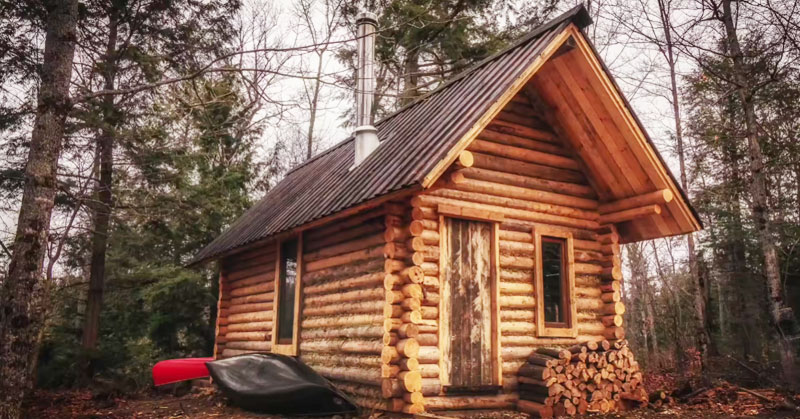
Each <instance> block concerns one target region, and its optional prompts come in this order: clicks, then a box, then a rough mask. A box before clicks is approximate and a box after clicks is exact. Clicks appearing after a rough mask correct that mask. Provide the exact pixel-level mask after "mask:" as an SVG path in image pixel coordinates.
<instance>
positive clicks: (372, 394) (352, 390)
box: [331, 380, 383, 407]
mask: <svg viewBox="0 0 800 419" xmlns="http://www.w3.org/2000/svg"><path fill="white" fill-rule="evenodd" d="M331 381H332V382H333V385H334V386H336V388H337V389H339V390H341V391H342V392H344V393H345V394H347V395H353V396H363V397H368V398H370V399H375V400H378V399H382V398H383V395H382V394H381V388H380V387H379V386H375V385H369V384H360V383H349V382H347V381H339V380H331ZM365 407H366V406H365Z"/></svg>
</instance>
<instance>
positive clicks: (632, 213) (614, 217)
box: [597, 205, 661, 224]
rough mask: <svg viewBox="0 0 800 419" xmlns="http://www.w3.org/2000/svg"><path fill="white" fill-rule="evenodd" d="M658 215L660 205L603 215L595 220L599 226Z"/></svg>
mask: <svg viewBox="0 0 800 419" xmlns="http://www.w3.org/2000/svg"><path fill="white" fill-rule="evenodd" d="M658 214H661V206H660V205H647V206H644V207H638V208H631V209H628V210H624V211H619V212H610V213H608V214H603V215H601V216H600V218H598V219H597V221H598V222H599V223H600V224H613V223H621V222H623V221H630V220H634V219H636V218H642V217H648V216H651V215H658Z"/></svg>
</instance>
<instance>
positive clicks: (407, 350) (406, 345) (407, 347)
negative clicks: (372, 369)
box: [395, 338, 419, 358]
mask: <svg viewBox="0 0 800 419" xmlns="http://www.w3.org/2000/svg"><path fill="white" fill-rule="evenodd" d="M395 348H397V352H398V353H400V354H401V355H403V356H405V357H406V358H416V357H417V355H418V354H419V343H417V340H416V339H414V338H407V339H401V340H399V341H398V342H397V345H395Z"/></svg>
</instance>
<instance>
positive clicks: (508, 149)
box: [470, 139, 580, 171]
mask: <svg viewBox="0 0 800 419" xmlns="http://www.w3.org/2000/svg"><path fill="white" fill-rule="evenodd" d="M470 150H472V151H477V152H480V153H486V154H491V155H494V156H500V157H506V158H512V159H516V160H523V161H526V162H528V163H535V164H542V165H545V166H550V167H555V168H559V169H567V170H574V171H579V170H580V166H579V165H578V162H577V161H575V159H572V158H570V157H565V156H559V155H555V154H550V153H543V152H541V151H536V150H531V149H527V148H522V147H514V146H510V145H505V144H499V143H494V142H491V141H484V140H480V139H478V140H475V141H473V142H472V144H470ZM473 160H474V158H473Z"/></svg>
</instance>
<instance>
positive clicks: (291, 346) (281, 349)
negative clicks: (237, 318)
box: [272, 232, 303, 356]
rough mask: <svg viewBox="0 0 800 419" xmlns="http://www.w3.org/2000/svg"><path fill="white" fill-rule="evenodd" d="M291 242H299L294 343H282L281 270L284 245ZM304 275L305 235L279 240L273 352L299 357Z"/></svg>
mask: <svg viewBox="0 0 800 419" xmlns="http://www.w3.org/2000/svg"><path fill="white" fill-rule="evenodd" d="M290 240H297V256H296V258H297V259H296V260H297V268H296V275H295V283H294V313H293V314H294V318H293V324H292V341H291V342H290V343H281V342H280V341H279V340H278V328H280V319H279V316H280V313H281V311H280V304H281V301H280V300H281V298H280V296H281V287H282V285H281V269H282V265H283V264H282V262H283V254H282V250H283V244H284V243H285V242H287V241H290ZM302 274H303V234H302V232H301V233H299V234H297V236H291V237H286V238H283V239H281V240H278V246H277V251H276V260H275V287H274V292H273V298H272V352H274V353H278V354H283V355H289V356H297V346H298V336H299V333H300V311H301V310H300V304H301V301H302V299H301V298H300V297H301V293H302V283H303V281H302Z"/></svg>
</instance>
